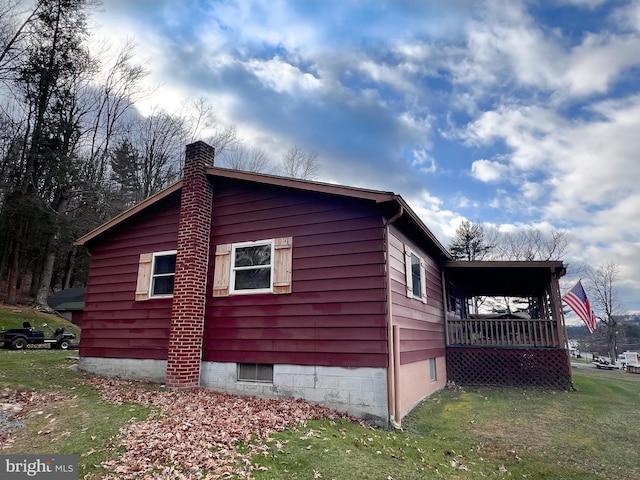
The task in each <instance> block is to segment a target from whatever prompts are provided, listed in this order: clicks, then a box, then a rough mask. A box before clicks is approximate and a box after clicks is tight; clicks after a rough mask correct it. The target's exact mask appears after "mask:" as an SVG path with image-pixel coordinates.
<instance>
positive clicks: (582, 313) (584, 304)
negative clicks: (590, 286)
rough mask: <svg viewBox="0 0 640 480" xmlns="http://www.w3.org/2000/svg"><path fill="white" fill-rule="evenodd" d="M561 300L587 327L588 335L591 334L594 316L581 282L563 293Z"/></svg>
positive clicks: (594, 327)
mask: <svg viewBox="0 0 640 480" xmlns="http://www.w3.org/2000/svg"><path fill="white" fill-rule="evenodd" d="M562 300H563V301H564V303H566V304H567V305H569V307H570V308H571V310H573V311H574V312H575V313H576V315H578V317H580V319H581V320H582V321H583V322H584V324H585V325H586V326H587V329H588V330H589V333H593V331H594V330H595V329H596V316H595V315H594V314H593V310H591V305H590V304H589V299H588V298H587V294H586V293H585V291H584V288H582V282H580V280H578V283H576V284H575V285H574V286H573V288H572V289H571V290H569V291H568V292H567V293H565V295H564V296H563V297H562Z"/></svg>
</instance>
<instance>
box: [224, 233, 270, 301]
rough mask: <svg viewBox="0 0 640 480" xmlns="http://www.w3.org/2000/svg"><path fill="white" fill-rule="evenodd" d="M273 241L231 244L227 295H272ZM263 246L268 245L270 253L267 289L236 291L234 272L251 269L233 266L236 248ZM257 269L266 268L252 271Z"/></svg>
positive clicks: (263, 266) (249, 268) (262, 266)
mask: <svg viewBox="0 0 640 480" xmlns="http://www.w3.org/2000/svg"><path fill="white" fill-rule="evenodd" d="M274 243H275V242H274V240H273V239H267V240H258V241H253V242H239V243H232V244H231V258H230V259H229V268H230V273H229V294H231V295H255V294H260V293H273V278H274V275H275V268H274V266H275V248H274ZM263 245H269V247H270V249H271V251H270V258H269V271H270V275H269V287H267V288H251V289H246V288H245V289H240V290H237V289H236V288H235V283H236V282H235V280H236V272H237V271H239V270H240V271H242V270H251V269H252V267H236V266H235V260H236V250H237V249H238V248H246V247H259V246H263ZM258 268H262V269H266V268H267V266H266V265H261V266H258V267H254V268H253V269H254V270H255V269H258Z"/></svg>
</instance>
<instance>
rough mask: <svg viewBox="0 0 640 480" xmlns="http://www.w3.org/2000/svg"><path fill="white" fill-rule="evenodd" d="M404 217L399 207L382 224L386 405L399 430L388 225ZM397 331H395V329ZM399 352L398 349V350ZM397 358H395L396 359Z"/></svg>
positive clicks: (398, 400) (397, 368)
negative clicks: (386, 357) (385, 329)
mask: <svg viewBox="0 0 640 480" xmlns="http://www.w3.org/2000/svg"><path fill="white" fill-rule="evenodd" d="M402 215H404V208H403V207H402V205H400V209H399V210H398V212H397V213H396V214H395V215H394V216H393V217H391V218H390V219H389V220H387V221H386V222H385V223H384V244H385V252H386V262H385V264H386V265H385V267H386V272H387V288H386V290H387V308H386V316H387V351H388V357H389V364H388V368H387V403H388V407H389V421H390V422H391V425H393V426H394V427H395V428H400V420H399V419H398V417H400V399H399V395H398V393H399V389H400V388H399V387H400V382H399V378H398V379H396V370H399V368H400V355H399V352H398V355H396V345H395V343H394V336H395V335H394V334H396V335H397V332H394V328H393V311H392V301H391V300H392V298H391V264H390V251H391V250H390V242H389V238H390V233H389V227H390V225H391V224H392V223H393V222H395V221H396V220H398V219H399V218H400V217H401V216H402ZM396 330H397V329H396ZM398 350H399V349H398ZM396 357H397V358H396Z"/></svg>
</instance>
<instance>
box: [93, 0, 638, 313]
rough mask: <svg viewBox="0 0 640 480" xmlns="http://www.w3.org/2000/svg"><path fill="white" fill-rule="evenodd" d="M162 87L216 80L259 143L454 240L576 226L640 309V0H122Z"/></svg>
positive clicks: (129, 27)
mask: <svg viewBox="0 0 640 480" xmlns="http://www.w3.org/2000/svg"><path fill="white" fill-rule="evenodd" d="M93 22H94V23H95V26H94V29H93V32H94V38H95V39H100V38H108V39H109V41H110V42H116V43H117V42H118V41H119V40H120V39H124V38H133V39H134V40H135V41H136V42H137V44H138V47H137V50H136V52H137V56H138V58H139V60H140V61H141V62H143V63H144V65H145V66H146V68H147V69H148V70H149V73H150V74H149V76H148V77H147V79H146V81H147V82H148V83H149V86H151V85H153V86H155V87H156V90H155V92H156V93H155V94H154V95H152V96H150V97H148V98H147V99H146V100H145V101H146V102H147V103H148V104H149V105H154V106H159V107H164V108H167V109H168V110H172V109H178V108H180V106H181V105H184V103H185V99H188V98H194V97H200V96H203V97H205V98H207V99H208V100H209V102H210V103H211V104H212V105H213V106H214V108H215V110H216V112H217V117H218V120H219V121H220V122H221V123H223V124H232V125H235V126H236V127H237V130H238V133H239V135H240V136H241V137H242V138H243V140H244V142H245V143H246V144H247V145H251V146H256V147H259V148H262V149H264V150H266V151H267V152H270V153H272V154H273V156H274V158H279V157H280V156H281V155H282V153H284V152H285V151H286V150H287V149H288V148H289V147H291V146H292V145H298V146H300V147H302V148H304V149H305V150H314V151H316V152H317V153H318V154H319V158H320V162H321V171H320V176H319V179H320V180H324V181H329V182H337V183H341V184H347V185H355V186H363V187H367V188H376V189H380V190H385V191H388V190H391V191H394V192H396V193H399V194H401V195H402V196H403V197H404V198H405V199H406V200H407V201H408V202H409V203H410V204H411V205H412V207H413V208H414V209H415V210H416V212H418V213H419V214H420V215H421V217H422V218H423V220H424V221H425V223H426V224H427V225H428V226H429V227H430V228H431V229H432V230H433V232H434V234H435V235H436V236H437V237H438V238H439V239H440V241H441V242H442V243H443V244H444V245H448V244H449V241H450V238H451V236H452V235H453V234H454V233H455V229H456V227H457V226H458V225H459V223H460V221H461V220H463V219H468V220H471V221H474V222H480V223H484V224H486V225H488V226H494V227H499V228H500V229H502V230H505V231H507V230H508V231H513V230H514V229H517V228H522V227H526V226H534V227H536V228H539V229H541V230H544V231H549V230H550V229H553V228H555V229H564V230H566V231H567V234H568V237H569V239H570V246H569V250H568V252H567V254H566V256H565V259H564V260H565V262H566V263H568V264H569V275H568V276H567V277H566V282H564V283H567V285H564V283H563V287H564V288H566V289H568V288H570V286H571V285H569V283H571V282H572V281H574V280H575V279H576V277H575V276H572V270H571V264H574V265H575V264H577V263H587V264H589V265H592V266H598V265H601V264H603V263H605V262H607V261H615V262H616V263H617V264H618V265H619V267H620V269H621V271H620V279H619V281H618V284H617V286H618V290H619V294H620V300H621V303H622V307H623V308H624V310H626V311H628V312H638V311H640V270H639V269H638V268H637V267H638V264H639V263H640V262H639V260H640V215H639V213H640V158H639V157H640V81H639V80H640V2H639V1H637V0H636V1H625V0H612V1H606V0H558V1H555V2H552V1H542V0H540V1H534V0H525V1H518V0H504V1H502V0H489V1H466V0H433V1H418V0H398V1H375V0H371V1H348V0H335V1H278V0H256V1H204V0H201V1H198V2H195V1H194V2H189V1H184V2H177V1H171V0H153V1H151V0H145V1H142V0H140V1H130V0H105V1H104V4H103V7H102V8H101V10H100V11H99V12H98V13H96V14H95V15H94V17H93Z"/></svg>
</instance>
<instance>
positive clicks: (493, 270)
mask: <svg viewBox="0 0 640 480" xmlns="http://www.w3.org/2000/svg"><path fill="white" fill-rule="evenodd" d="M443 270H444V276H445V280H446V281H448V282H452V283H453V284H454V285H455V287H456V288H457V289H459V288H462V289H464V291H465V292H466V294H467V295H470V296H471V295H485V296H498V295H500V296H502V295H504V296H510V297H527V296H538V295H541V294H542V293H544V292H545V290H547V289H548V287H549V282H550V281H551V279H552V278H554V277H555V278H560V277H562V276H563V275H564V274H565V273H566V268H565V267H564V265H563V263H562V262H560V261H552V262H522V261H518V262H515V261H514V262H493V261H472V262H465V261H455V262H447V263H445V264H444V266H443Z"/></svg>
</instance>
